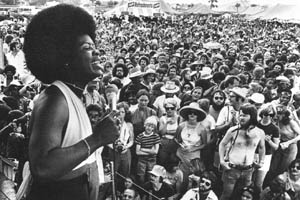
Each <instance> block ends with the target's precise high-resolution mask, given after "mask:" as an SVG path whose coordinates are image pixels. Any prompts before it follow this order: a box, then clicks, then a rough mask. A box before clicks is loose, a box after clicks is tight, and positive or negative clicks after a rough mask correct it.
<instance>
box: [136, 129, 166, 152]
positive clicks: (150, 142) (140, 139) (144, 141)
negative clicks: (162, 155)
mask: <svg viewBox="0 0 300 200" xmlns="http://www.w3.org/2000/svg"><path fill="white" fill-rule="evenodd" d="M135 143H136V144H137V145H141V148H146V149H151V148H152V147H153V146H154V145H156V144H160V136H159V135H158V134H157V133H152V134H150V135H146V134H145V132H143V133H141V134H139V135H138V136H137V137H136V139H135Z"/></svg>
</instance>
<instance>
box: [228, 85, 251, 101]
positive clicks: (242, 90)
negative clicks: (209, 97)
mask: <svg viewBox="0 0 300 200" xmlns="http://www.w3.org/2000/svg"><path fill="white" fill-rule="evenodd" d="M230 92H233V93H234V94H236V95H237V96H240V97H242V98H243V99H246V96H247V93H248V89H247V88H241V87H234V88H232V89H231V90H230Z"/></svg>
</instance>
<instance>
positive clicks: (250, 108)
mask: <svg viewBox="0 0 300 200" xmlns="http://www.w3.org/2000/svg"><path fill="white" fill-rule="evenodd" d="M240 111H242V112H243V113H244V114H247V115H250V124H249V125H254V126H256V125H257V124H258V122H257V109H256V107H255V106H254V105H251V104H250V103H246V104H244V105H242V106H241V109H240Z"/></svg>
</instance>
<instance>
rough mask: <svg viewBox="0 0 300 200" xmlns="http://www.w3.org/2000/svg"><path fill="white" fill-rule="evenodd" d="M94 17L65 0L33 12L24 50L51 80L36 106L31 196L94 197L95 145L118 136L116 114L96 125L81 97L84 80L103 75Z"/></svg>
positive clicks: (31, 146) (96, 183)
mask: <svg viewBox="0 0 300 200" xmlns="http://www.w3.org/2000/svg"><path fill="white" fill-rule="evenodd" d="M95 28H96V25H95V22H94V20H93V17H92V16H90V15H89V14H88V13H87V12H86V11H84V10H83V9H81V8H79V7H75V6H72V5H66V4H60V5H57V6H54V7H50V8H47V9H45V10H43V11H41V12H39V13H38V14H37V15H36V16H34V17H33V19H32V21H31V22H30V24H29V25H28V28H27V31H26V35H25V42H24V52H25V58H26V61H27V66H28V68H29V69H30V70H31V72H32V73H33V74H34V75H35V76H36V77H37V78H38V79H39V80H41V81H42V82H44V83H47V84H50V86H49V87H48V88H47V89H45V90H44V91H43V92H42V93H41V94H40V96H39V99H38V100H37V101H36V103H35V105H34V109H33V112H32V117H31V121H30V127H29V129H30V132H31V138H30V143H29V163H30V171H31V174H32V176H33V184H32V186H31V190H30V193H29V196H28V198H27V199H43V200H50V199H51V200H62V199H63V200H69V199H70V200H71V199H72V200H87V199H89V200H95V199H97V196H98V188H99V181H98V172H97V165H96V158H95V153H94V152H95V150H96V149H98V148H99V147H101V146H103V145H106V144H110V143H112V142H114V141H115V139H116V138H117V137H118V130H117V127H116V125H115V122H114V120H113V117H112V116H108V117H106V118H104V119H103V120H101V121H100V122H99V123H98V124H97V125H96V127H95V129H94V130H93V129H92V126H91V123H90V121H89V118H88V115H87V113H86V110H85V108H84V106H83V104H82V102H81V101H80V97H81V95H82V92H83V88H84V87H85V85H86V84H87V83H88V82H89V81H91V80H93V79H94V78H96V77H97V76H99V75H100V73H101V71H100V68H99V65H98V64H97V63H99V60H98V57H97V56H96V55H95V50H96V49H95V44H94V41H95Z"/></svg>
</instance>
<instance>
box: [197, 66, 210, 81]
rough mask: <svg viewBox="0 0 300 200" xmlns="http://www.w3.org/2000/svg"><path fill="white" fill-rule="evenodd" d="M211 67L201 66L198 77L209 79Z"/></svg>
mask: <svg viewBox="0 0 300 200" xmlns="http://www.w3.org/2000/svg"><path fill="white" fill-rule="evenodd" d="M211 71H212V70H211V69H210V68H209V67H203V68H202V70H201V71H200V73H201V75H200V79H211V78H212V77H213V75H212V74H211Z"/></svg>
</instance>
